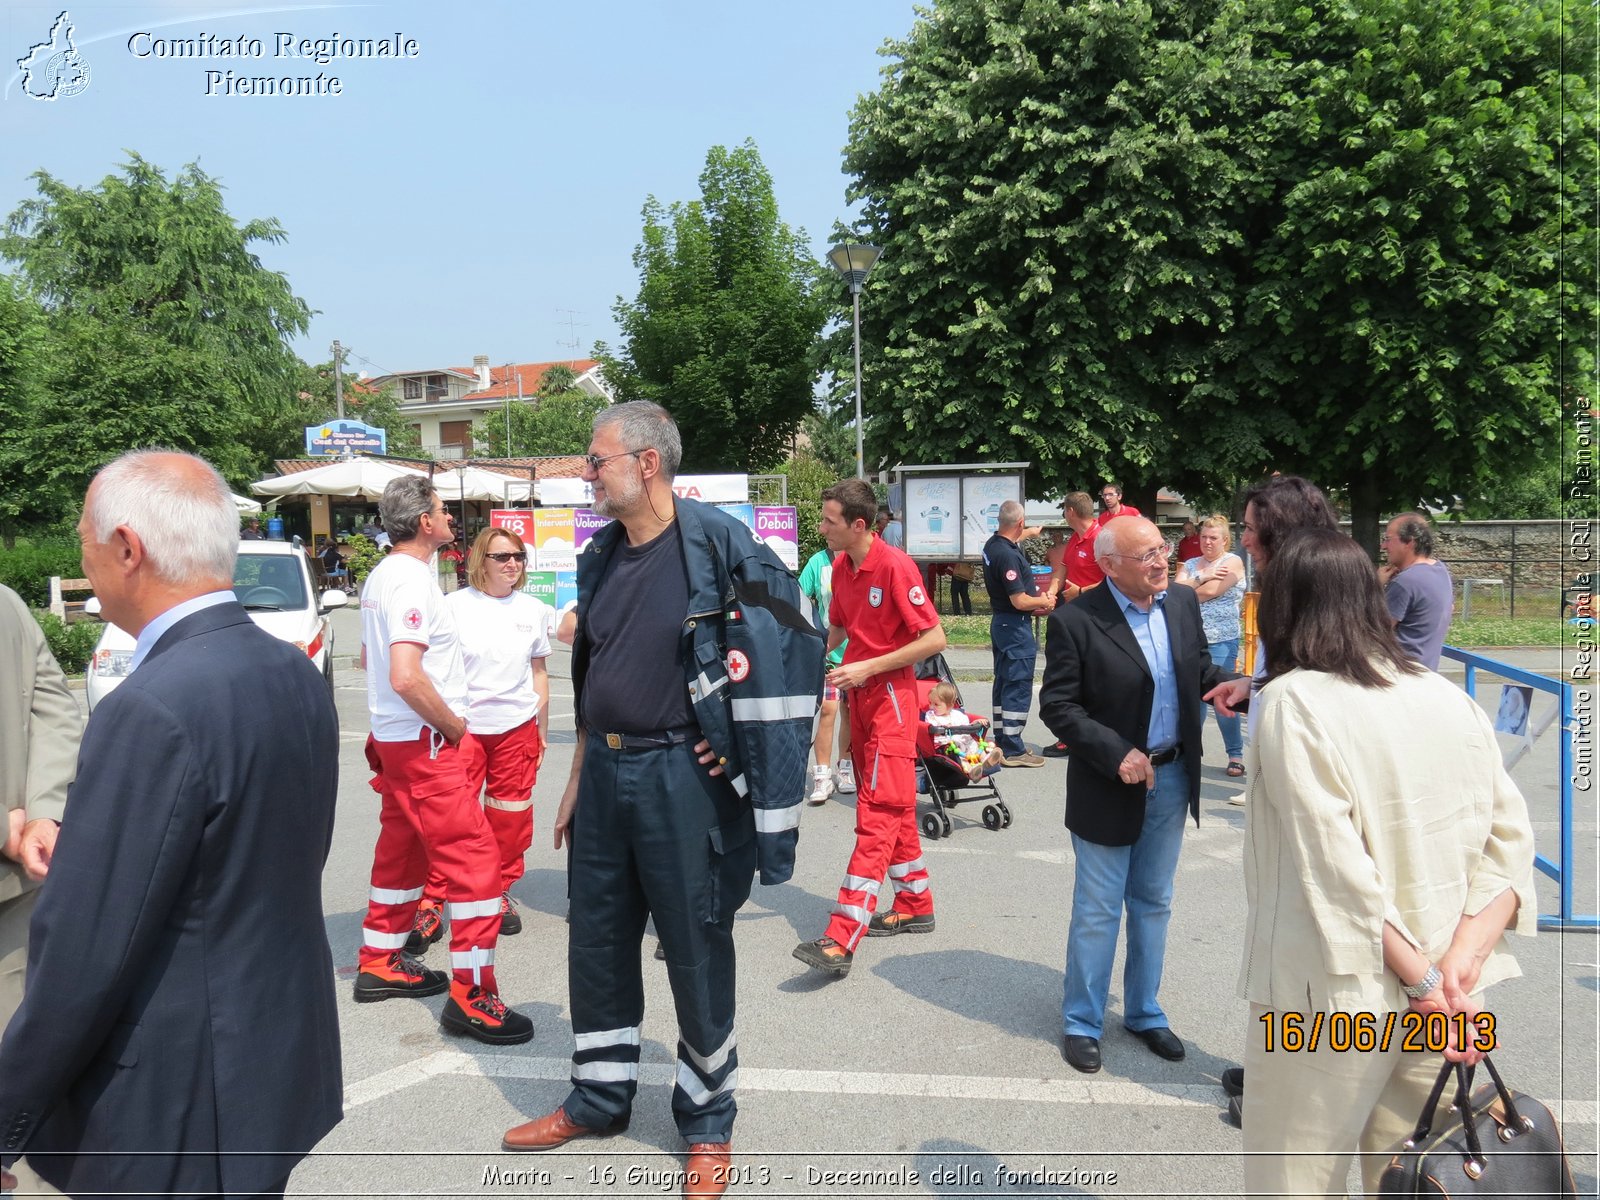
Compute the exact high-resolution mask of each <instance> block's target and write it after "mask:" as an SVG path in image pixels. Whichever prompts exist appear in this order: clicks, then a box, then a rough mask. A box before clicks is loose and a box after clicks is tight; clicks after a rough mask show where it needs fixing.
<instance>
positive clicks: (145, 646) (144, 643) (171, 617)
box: [128, 588, 234, 675]
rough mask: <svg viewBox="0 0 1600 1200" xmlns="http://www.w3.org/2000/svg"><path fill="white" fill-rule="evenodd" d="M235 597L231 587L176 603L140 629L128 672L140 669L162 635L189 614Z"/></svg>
mask: <svg viewBox="0 0 1600 1200" xmlns="http://www.w3.org/2000/svg"><path fill="white" fill-rule="evenodd" d="M233 599H234V595H233V590H232V589H231V588H230V589H228V590H227V591H222V592H207V593H206V594H205V595H204V596H195V597H194V598H193V599H190V600H185V601H184V602H183V603H182V604H174V605H173V606H172V607H171V608H169V609H167V611H166V612H164V613H162V614H161V615H160V616H159V617H157V618H156V619H155V620H153V621H151V622H150V624H148V625H146V626H145V627H144V628H143V629H141V630H140V631H139V637H138V640H137V641H135V642H134V644H133V657H132V658H131V659H129V660H128V673H129V674H130V675H131V674H133V672H135V671H137V670H138V669H139V664H140V663H142V662H143V661H144V660H145V656H146V655H147V654H149V653H150V651H151V650H153V649H155V644H156V643H157V642H159V641H160V640H161V635H162V634H164V633H165V632H166V631H167V630H169V629H171V628H172V627H173V626H174V625H176V624H177V623H178V622H179V621H181V620H183V619H184V618H185V617H187V616H192V615H193V614H195V613H197V612H199V611H201V610H202V609H206V608H211V607H212V606H214V605H217V604H227V603H229V602H230V601H231V600H233Z"/></svg>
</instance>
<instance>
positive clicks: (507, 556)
mask: <svg viewBox="0 0 1600 1200" xmlns="http://www.w3.org/2000/svg"><path fill="white" fill-rule="evenodd" d="M484 557H485V558H487V559H490V560H491V561H493V562H497V563H508V562H514V563H524V562H527V561H528V552H527V551H526V550H494V551H491V552H490V553H488V554H485V555H484Z"/></svg>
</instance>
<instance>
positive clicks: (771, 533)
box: [756, 504, 800, 571]
mask: <svg viewBox="0 0 1600 1200" xmlns="http://www.w3.org/2000/svg"><path fill="white" fill-rule="evenodd" d="M756 537H758V538H760V539H761V540H762V541H763V542H765V543H766V544H767V545H768V546H769V547H771V549H772V552H773V553H774V554H776V555H777V556H778V557H779V558H780V559H781V560H782V561H783V565H784V566H786V567H788V568H789V570H791V571H798V570H799V569H800V518H799V514H798V513H797V512H796V511H795V510H794V509H792V508H786V507H783V506H779V505H769V504H762V505H758V506H757V507H756Z"/></svg>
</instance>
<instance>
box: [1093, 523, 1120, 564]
mask: <svg viewBox="0 0 1600 1200" xmlns="http://www.w3.org/2000/svg"><path fill="white" fill-rule="evenodd" d="M1116 552H1117V523H1116V522H1115V521H1108V522H1107V523H1106V524H1104V525H1102V526H1100V532H1099V533H1097V534H1096V535H1095V538H1094V556H1095V559H1096V560H1097V561H1098V560H1099V559H1102V558H1104V557H1105V556H1106V555H1108V554H1115V553H1116Z"/></svg>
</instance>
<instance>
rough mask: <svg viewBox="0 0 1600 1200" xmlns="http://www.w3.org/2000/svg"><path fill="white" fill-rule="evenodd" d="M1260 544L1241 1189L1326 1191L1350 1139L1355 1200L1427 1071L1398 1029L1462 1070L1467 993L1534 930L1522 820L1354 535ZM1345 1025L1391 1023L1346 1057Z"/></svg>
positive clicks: (1484, 1020) (1504, 969)
mask: <svg viewBox="0 0 1600 1200" xmlns="http://www.w3.org/2000/svg"><path fill="white" fill-rule="evenodd" d="M1269 553H1270V565H1269V566H1268V567H1267V569H1266V572H1265V575H1264V578H1263V583H1262V589H1261V608H1260V617H1259V628H1260V631H1261V637H1262V640H1263V642H1264V643H1265V647H1266V653H1267V661H1268V663H1269V664H1270V667H1269V669H1268V672H1267V675H1266V679H1265V682H1264V684H1263V685H1262V687H1261V690H1260V694H1259V696H1258V697H1257V700H1256V703H1255V706H1254V712H1253V713H1252V715H1253V716H1254V717H1255V718H1256V735H1255V739H1254V742H1253V745H1252V753H1253V754H1254V756H1255V759H1256V762H1255V765H1254V767H1253V768H1252V770H1251V777H1252V782H1251V787H1250V803H1249V814H1250V815H1249V818H1248V822H1247V825H1246V840H1247V842H1248V846H1247V847H1246V850H1245V855H1244V864H1245V891H1246V895H1247V897H1248V900H1249V914H1248V918H1247V923H1246V927H1245V953H1244V964H1243V967H1242V970H1241V972H1240V979H1239V986H1240V991H1241V993H1242V994H1243V996H1244V998H1245V999H1246V1000H1247V1001H1249V1004H1250V1024H1249V1026H1248V1033H1247V1043H1246V1050H1245V1068H1246V1070H1247V1071H1248V1072H1249V1076H1250V1088H1249V1090H1248V1091H1247V1092H1246V1093H1245V1098H1244V1113H1243V1117H1244V1149H1245V1191H1246V1193H1248V1194H1251V1195H1255V1194H1264V1195H1265V1194H1271V1195H1290V1196H1329V1197H1340V1198H1342V1197H1344V1196H1345V1177H1346V1175H1347V1173H1348V1171H1349V1168H1350V1161H1351V1157H1352V1155H1353V1154H1355V1153H1357V1152H1358V1151H1359V1152H1360V1153H1361V1155H1362V1159H1361V1166H1362V1174H1363V1179H1364V1183H1365V1186H1366V1190H1367V1192H1368V1193H1369V1194H1373V1193H1375V1192H1376V1188H1377V1178H1378V1175H1379V1174H1380V1173H1381V1172H1382V1170H1383V1167H1384V1166H1385V1165H1386V1162H1387V1157H1388V1155H1389V1154H1390V1152H1392V1151H1393V1150H1394V1149H1396V1148H1397V1147H1398V1146H1399V1144H1400V1143H1401V1142H1402V1141H1403V1140H1404V1139H1405V1138H1406V1137H1407V1136H1408V1135H1409V1134H1410V1132H1411V1130H1412V1127H1413V1124H1414V1122H1415V1121H1416V1118H1417V1115H1418V1114H1419V1113H1420V1112H1421V1110H1422V1106H1423V1103H1424V1101H1425V1099H1426V1097H1427V1095H1428V1091H1429V1089H1430V1087H1431V1085H1432V1083H1433V1081H1434V1079H1435V1078H1436V1077H1437V1075H1438V1071H1439V1067H1440V1065H1441V1064H1440V1061H1439V1059H1438V1058H1436V1057H1434V1056H1432V1055H1428V1054H1421V1053H1415V1052H1406V1051H1404V1050H1403V1049H1402V1046H1403V1044H1404V1042H1405V1040H1406V1039H1405V1038H1404V1037H1403V1036H1401V1035H1402V1032H1403V1031H1406V1030H1411V1029H1413V1028H1417V1029H1422V1030H1425V1031H1428V1030H1431V1031H1432V1032H1431V1033H1429V1034H1426V1035H1425V1036H1423V1037H1422V1038H1421V1040H1422V1041H1424V1042H1426V1041H1428V1040H1435V1041H1437V1040H1439V1039H1440V1038H1441V1037H1443V1038H1446V1039H1447V1040H1448V1041H1449V1043H1450V1049H1448V1050H1447V1051H1446V1057H1449V1058H1452V1059H1456V1060H1461V1061H1467V1062H1474V1061H1476V1060H1477V1059H1478V1058H1479V1057H1481V1054H1480V1051H1481V1050H1483V1049H1487V1047H1488V1044H1489V1043H1491V1042H1492V1040H1493V1039H1492V1036H1491V1035H1492V1033H1493V1024H1494V1023H1493V1018H1492V1017H1489V1016H1488V1015H1487V1014H1483V1013H1482V1009H1481V993H1482V991H1483V989H1484V988H1485V987H1487V986H1488V985H1489V984H1491V983H1495V982H1498V981H1499V980H1502V979H1506V978H1509V977H1511V976H1514V975H1517V974H1519V973H1520V971H1519V969H1518V967H1517V965H1516V963H1515V961H1514V960H1513V959H1512V957H1511V955H1510V953H1509V952H1508V951H1507V949H1506V947H1505V944H1504V934H1505V932H1506V930H1507V929H1508V928H1510V927H1514V928H1515V929H1516V931H1517V932H1518V933H1528V934H1531V933H1532V932H1533V931H1534V929H1535V927H1536V923H1537V917H1536V915H1535V908H1534V895H1533V830H1532V827H1531V826H1530V825H1529V823H1528V813H1527V807H1526V805H1525V804H1524V803H1523V799H1522V796H1521V794H1520V793H1519V792H1518V791H1517V788H1516V785H1515V784H1513V783H1512V782H1511V778H1510V776H1508V775H1507V774H1506V772H1505V769H1504V767H1503V766H1502V764H1501V758H1500V750H1499V747H1498V745H1497V744H1496V742H1495V736H1494V731H1493V728H1492V726H1491V725H1490V723H1489V719H1488V717H1487V716H1486V715H1485V714H1484V712H1483V711H1482V710H1481V709H1480V708H1479V707H1478V706H1477V704H1476V702H1475V701H1473V700H1472V699H1471V698H1470V697H1468V696H1467V695H1466V694H1465V693H1463V692H1462V691H1461V690H1460V689H1458V688H1457V687H1455V686H1454V685H1453V684H1451V683H1448V682H1446V681H1445V680H1444V679H1442V678H1441V677H1440V676H1438V675H1436V674H1434V673H1433V672H1430V671H1425V670H1423V669H1422V668H1420V667H1419V666H1418V665H1417V664H1416V663H1414V662H1412V661H1411V660H1410V659H1409V658H1407V657H1406V655H1405V654H1404V653H1403V652H1402V650H1401V649H1400V645H1399V643H1398V642H1397V641H1396V640H1395V636H1394V630H1393V622H1392V621H1391V620H1390V617H1389V613H1388V610H1387V608H1386V607H1385V606H1384V602H1383V595H1382V592H1381V589H1380V587H1379V584H1378V581H1377V578H1376V575H1375V574H1374V572H1373V570H1372V564H1371V563H1370V562H1369V561H1368V559H1367V557H1366V555H1365V554H1364V553H1363V552H1362V550H1361V548H1360V547H1359V546H1357V545H1356V544H1355V542H1353V541H1352V540H1351V539H1350V538H1348V537H1345V536H1344V535H1343V534H1341V533H1339V532H1337V531H1335V530H1331V529H1307V530H1300V531H1293V532H1290V533H1288V534H1287V535H1285V536H1282V537H1279V538H1277V539H1276V540H1275V542H1274V545H1273V548H1272V550H1271V551H1270V552H1269ZM1313 1025H1316V1026H1317V1027H1318V1028H1320V1029H1321V1030H1322V1036H1321V1038H1320V1041H1319V1042H1318V1043H1317V1044H1316V1045H1314V1046H1311V1045H1308V1044H1306V1043H1305V1042H1304V1037H1305V1032H1304V1031H1309V1030H1310V1029H1311V1028H1312V1027H1313ZM1363 1029H1365V1030H1368V1031H1372V1032H1374V1034H1375V1035H1381V1033H1382V1031H1384V1030H1385V1029H1392V1030H1393V1033H1394V1036H1393V1037H1392V1038H1387V1039H1384V1041H1385V1042H1386V1043H1387V1044H1385V1045H1379V1046H1374V1047H1373V1048H1370V1049H1368V1048H1366V1047H1360V1048H1359V1049H1358V1050H1357V1051H1352V1044H1358V1039H1359V1038H1360V1036H1361V1035H1360V1034H1359V1031H1360V1030H1363ZM1341 1030H1343V1031H1344V1032H1341ZM1346 1033H1348V1034H1349V1035H1350V1036H1348V1037H1347V1036H1345V1034H1346ZM1297 1037H1298V1038H1299V1041H1297V1040H1296V1039H1297ZM1374 1040H1376V1036H1375V1038H1374ZM1300 1046H1304V1048H1303V1049H1300V1052H1298V1053H1285V1052H1284V1051H1285V1050H1286V1049H1293V1048H1299V1047H1300Z"/></svg>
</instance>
